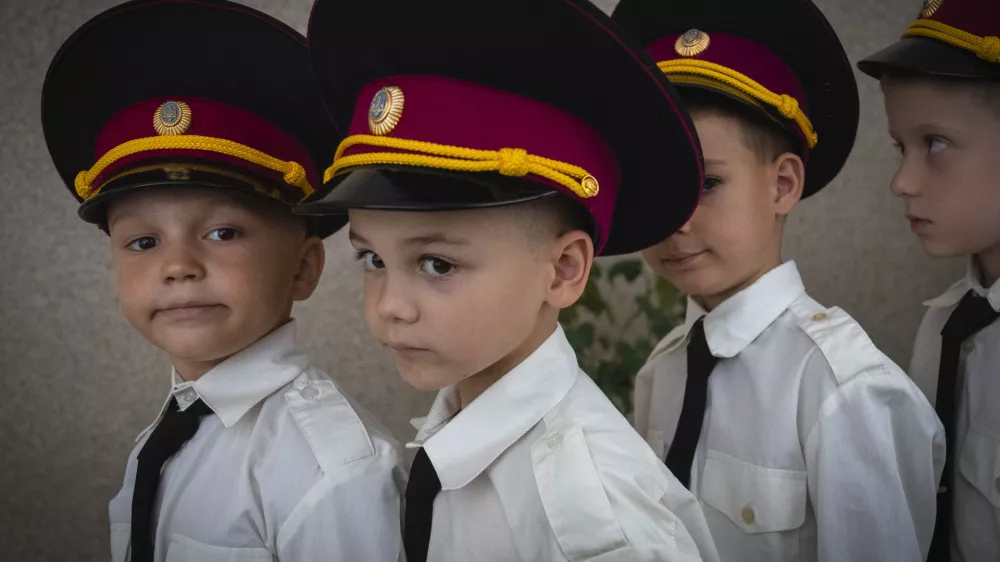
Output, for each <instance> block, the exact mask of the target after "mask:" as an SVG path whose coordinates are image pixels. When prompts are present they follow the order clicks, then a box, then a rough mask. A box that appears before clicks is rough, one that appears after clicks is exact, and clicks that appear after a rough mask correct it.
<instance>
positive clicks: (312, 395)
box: [299, 386, 319, 400]
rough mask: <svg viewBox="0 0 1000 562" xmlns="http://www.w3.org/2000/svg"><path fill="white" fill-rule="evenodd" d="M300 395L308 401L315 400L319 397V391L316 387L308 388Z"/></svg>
mask: <svg viewBox="0 0 1000 562" xmlns="http://www.w3.org/2000/svg"><path fill="white" fill-rule="evenodd" d="M299 394H301V395H302V397H303V398H305V399H306V400H315V399H316V397H317V396H319V391H318V390H316V387H314V386H306V387H305V388H303V389H302V390H300V391H299Z"/></svg>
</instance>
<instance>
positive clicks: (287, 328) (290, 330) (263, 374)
mask: <svg viewBox="0 0 1000 562" xmlns="http://www.w3.org/2000/svg"><path fill="white" fill-rule="evenodd" d="M308 366H309V358H308V356H307V355H306V354H305V353H304V352H302V351H300V350H298V349H296V347H295V321H294V320H293V321H290V322H288V323H287V324H285V325H283V326H281V327H280V328H278V329H276V330H274V331H273V332H271V333H270V334H268V335H266V336H264V337H263V338H261V339H260V340H258V341H257V342H256V343H254V344H252V345H251V346H250V347H248V348H246V349H244V350H243V351H240V352H239V353H237V354H236V355H233V356H232V357H230V358H229V359H226V360H225V361H223V362H222V363H220V364H218V365H217V366H216V367H215V368H213V369H212V370H210V371H208V372H207V373H205V374H204V375H202V376H201V378H199V379H198V380H196V381H194V382H193V383H187V382H181V384H176V383H177V382H178V381H180V377H178V376H177V372H176V371H174V373H173V380H174V383H175V384H174V387H173V388H172V389H171V391H170V394H171V396H177V397H178V403H181V402H182V399H181V397H180V396H179V395H181V394H183V393H184V392H185V391H186V390H187V389H194V391H195V392H196V393H197V395H198V397H200V398H201V399H202V401H203V402H204V403H205V404H206V405H207V406H208V407H209V408H211V409H212V411H213V412H215V413H216V415H218V416H219V418H220V419H221V420H222V423H223V424H224V425H225V426H226V427H231V426H232V425H233V424H235V423H236V422H238V421H239V420H240V419H241V418H242V417H243V416H244V415H245V414H246V413H247V412H249V411H250V409H251V408H253V407H254V406H256V405H257V404H258V403H259V402H261V401H262V400H264V399H265V398H267V397H268V396H270V395H271V394H273V393H274V392H275V391H276V390H278V389H280V388H281V387H283V386H285V385H286V384H288V383H290V382H291V381H292V380H293V379H295V377H297V376H299V374H301V373H302V371H304V370H305V369H306V368H307V367H308ZM185 402H188V403H189V402H190V400H188V401H185Z"/></svg>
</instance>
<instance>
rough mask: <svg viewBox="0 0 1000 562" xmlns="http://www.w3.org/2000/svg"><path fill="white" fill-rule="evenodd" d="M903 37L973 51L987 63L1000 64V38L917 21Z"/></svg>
mask: <svg viewBox="0 0 1000 562" xmlns="http://www.w3.org/2000/svg"><path fill="white" fill-rule="evenodd" d="M903 37H926V38H928V39H936V40H938V41H941V42H942V43H947V44H948V45H951V46H952V47H958V48H960V49H965V50H967V51H972V52H973V53H975V54H976V56H977V57H979V58H981V59H983V60H985V61H986V62H992V63H1000V37H980V36H978V35H975V34H973V33H969V32H968V31H962V30H961V29H959V28H957V27H952V26H950V25H945V24H943V23H941V22H939V21H934V20H917V21H915V22H913V25H911V26H910V27H909V28H908V29H907V30H906V31H905V32H903Z"/></svg>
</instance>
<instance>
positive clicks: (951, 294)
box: [924, 257, 1000, 312]
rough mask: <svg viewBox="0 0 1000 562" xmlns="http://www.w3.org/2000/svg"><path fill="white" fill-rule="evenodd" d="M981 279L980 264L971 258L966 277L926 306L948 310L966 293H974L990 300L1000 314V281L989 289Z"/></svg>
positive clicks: (926, 302)
mask: <svg viewBox="0 0 1000 562" xmlns="http://www.w3.org/2000/svg"><path fill="white" fill-rule="evenodd" d="M980 279H981V277H980V275H979V264H978V262H976V258H975V257H971V258H969V260H968V264H967V265H966V268H965V277H963V278H962V279H961V280H960V281H959V282H958V283H955V284H954V285H952V286H951V287H948V290H946V291H945V292H944V294H942V295H941V296H939V297H937V298H934V299H931V300H929V301H925V302H924V305H925V306H930V307H933V308H947V307H950V306H955V305H956V304H958V302H959V301H960V300H962V297H964V296H965V294H966V293H968V292H969V291H972V292H974V293H975V294H977V295H979V296H981V297H985V298H986V299H987V300H989V302H990V306H992V307H993V310H996V311H997V312H1000V280H998V281H996V282H995V283H993V285H992V286H991V287H990V288H989V289H987V288H986V287H983V284H982V282H980Z"/></svg>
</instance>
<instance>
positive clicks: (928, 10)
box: [920, 0, 944, 18]
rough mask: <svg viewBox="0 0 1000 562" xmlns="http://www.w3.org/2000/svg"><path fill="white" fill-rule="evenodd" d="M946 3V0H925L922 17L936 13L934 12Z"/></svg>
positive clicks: (921, 12)
mask: <svg viewBox="0 0 1000 562" xmlns="http://www.w3.org/2000/svg"><path fill="white" fill-rule="evenodd" d="M941 4H944V0H924V5H923V7H922V8H921V9H920V17H922V18H929V17H931V16H933V15H934V12H936V11H937V10H938V8H940V7H941Z"/></svg>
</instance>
